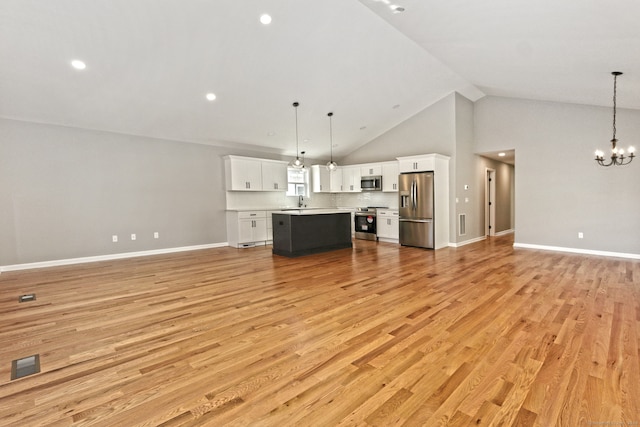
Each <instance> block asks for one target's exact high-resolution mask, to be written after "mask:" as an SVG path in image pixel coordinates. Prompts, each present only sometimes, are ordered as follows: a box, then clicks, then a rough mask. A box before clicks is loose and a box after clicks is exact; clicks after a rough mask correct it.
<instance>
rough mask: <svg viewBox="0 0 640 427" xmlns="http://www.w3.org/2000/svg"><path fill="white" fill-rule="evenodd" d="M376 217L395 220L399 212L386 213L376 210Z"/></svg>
mask: <svg viewBox="0 0 640 427" xmlns="http://www.w3.org/2000/svg"><path fill="white" fill-rule="evenodd" d="M378 216H382V217H389V218H397V217H399V216H400V212H398V211H386V210H380V209H378Z"/></svg>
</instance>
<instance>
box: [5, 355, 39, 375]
mask: <svg viewBox="0 0 640 427" xmlns="http://www.w3.org/2000/svg"><path fill="white" fill-rule="evenodd" d="M38 372H40V355H39V354H34V355H33V356H27V357H23V358H22V359H16V360H14V361H12V362H11V379H12V380H17V379H18V378H22V377H26V376H27V375H33V374H37V373H38Z"/></svg>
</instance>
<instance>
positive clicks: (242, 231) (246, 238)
mask: <svg viewBox="0 0 640 427" xmlns="http://www.w3.org/2000/svg"><path fill="white" fill-rule="evenodd" d="M254 221H255V220H253V219H239V220H238V243H248V242H254V241H255V240H253V223H254Z"/></svg>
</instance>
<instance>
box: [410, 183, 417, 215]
mask: <svg viewBox="0 0 640 427" xmlns="http://www.w3.org/2000/svg"><path fill="white" fill-rule="evenodd" d="M411 209H412V210H414V211H415V210H416V182H415V181H413V182H411Z"/></svg>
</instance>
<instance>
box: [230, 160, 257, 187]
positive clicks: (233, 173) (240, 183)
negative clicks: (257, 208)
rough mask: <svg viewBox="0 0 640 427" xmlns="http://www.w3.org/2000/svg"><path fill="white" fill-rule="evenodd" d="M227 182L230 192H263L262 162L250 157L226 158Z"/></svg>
mask: <svg viewBox="0 0 640 427" xmlns="http://www.w3.org/2000/svg"><path fill="white" fill-rule="evenodd" d="M224 169H225V181H226V184H227V190H230V191H262V162H261V161H260V159H252V158H249V157H237V156H225V158H224Z"/></svg>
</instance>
